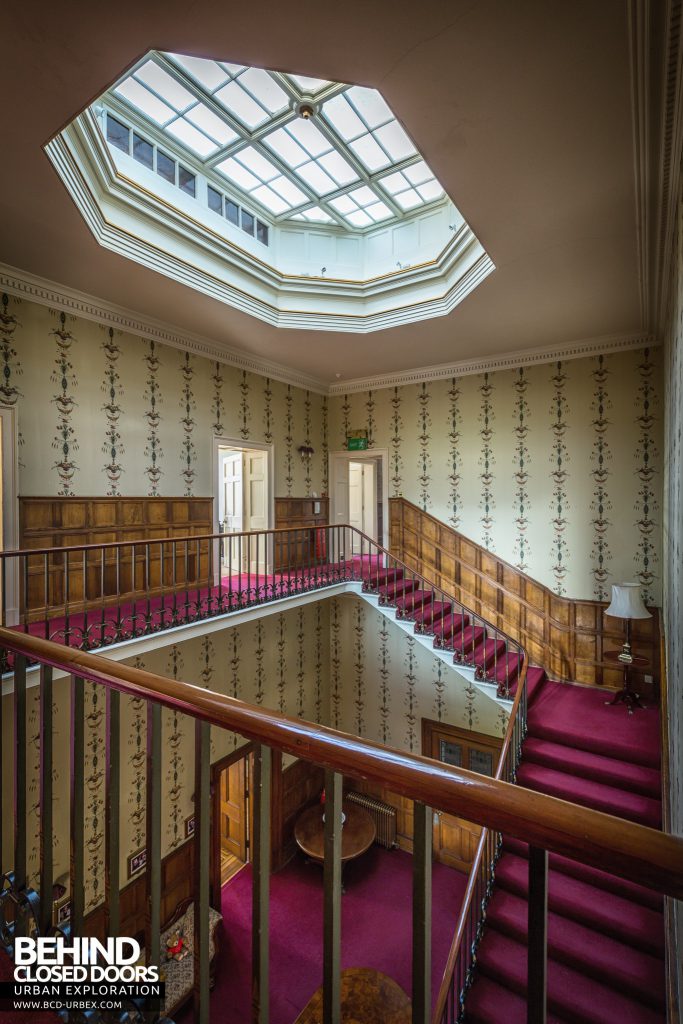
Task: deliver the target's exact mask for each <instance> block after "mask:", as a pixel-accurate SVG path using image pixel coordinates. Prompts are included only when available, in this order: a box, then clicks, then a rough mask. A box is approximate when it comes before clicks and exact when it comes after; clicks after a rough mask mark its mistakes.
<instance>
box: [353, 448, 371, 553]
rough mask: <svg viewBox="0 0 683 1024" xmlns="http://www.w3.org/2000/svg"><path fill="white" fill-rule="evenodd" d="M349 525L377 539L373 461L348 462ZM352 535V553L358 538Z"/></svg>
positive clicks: (357, 543)
mask: <svg viewBox="0 0 683 1024" xmlns="http://www.w3.org/2000/svg"><path fill="white" fill-rule="evenodd" d="M349 525H350V526H354V527H355V528H356V529H357V530H360V531H361V533H364V534H366V536H368V537H372V539H373V540H377V466H376V464H375V463H374V462H350V463H349ZM352 537H353V553H354V554H358V553H359V551H360V538H359V537H358V535H357V534H352Z"/></svg>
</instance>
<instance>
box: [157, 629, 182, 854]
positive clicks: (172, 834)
mask: <svg viewBox="0 0 683 1024" xmlns="http://www.w3.org/2000/svg"><path fill="white" fill-rule="evenodd" d="M182 670H183V655H182V653H181V651H180V647H179V645H178V644H173V646H172V647H171V649H170V652H169V655H168V660H167V663H166V674H167V675H169V676H171V677H172V678H173V679H177V678H178V676H179V674H180V673H181V672H182ZM184 738H185V736H184V728H183V719H182V716H181V715H179V714H178V712H177V711H168V712H164V714H163V715H162V748H163V750H164V758H165V761H166V776H165V782H166V784H165V786H164V797H165V799H166V801H167V803H168V814H167V820H166V842H167V846H168V848H169V849H171V850H173V849H175V847H176V846H180V844H181V843H182V842H183V840H184V839H185V829H184V821H185V813H184V807H183V804H182V796H183V790H184V789H185V781H184V780H185V771H186V765H185V758H184V757H183V751H182V747H183V741H184Z"/></svg>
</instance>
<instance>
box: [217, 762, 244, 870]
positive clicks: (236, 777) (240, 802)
mask: <svg viewBox="0 0 683 1024" xmlns="http://www.w3.org/2000/svg"><path fill="white" fill-rule="evenodd" d="M246 771H247V759H246V758H245V757H243V758H241V760H239V761H235V763H234V764H231V765H228V767H227V768H226V769H225V771H224V772H222V773H221V811H220V821H221V849H222V850H225V851H226V853H232V854H233V855H234V856H235V857H239V859H240V860H242V861H246V859H247V820H246V800H245V794H246V777H245V776H246Z"/></svg>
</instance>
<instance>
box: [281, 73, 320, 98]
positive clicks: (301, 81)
mask: <svg viewBox="0 0 683 1024" xmlns="http://www.w3.org/2000/svg"><path fill="white" fill-rule="evenodd" d="M287 77H288V78H290V79H291V80H292V82H294V83H295V84H296V85H298V86H299V89H300V90H301V91H302V92H304V93H307V94H308V95H310V96H313V95H314V94H315V93H316V92H320V90H321V89H324V88H325V86H326V85H329V84H330V83H329V82H327V81H326V80H325V79H324V78H307V77H306V76H305V75H288V76H287Z"/></svg>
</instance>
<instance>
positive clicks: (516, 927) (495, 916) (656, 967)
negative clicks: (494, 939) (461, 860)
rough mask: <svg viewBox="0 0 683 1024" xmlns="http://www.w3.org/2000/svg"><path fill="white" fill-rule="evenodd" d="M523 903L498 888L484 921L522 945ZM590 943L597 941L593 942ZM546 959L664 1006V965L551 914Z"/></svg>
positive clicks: (525, 905) (525, 928) (524, 926)
mask: <svg viewBox="0 0 683 1024" xmlns="http://www.w3.org/2000/svg"><path fill="white" fill-rule="evenodd" d="M528 909H529V905H528V903H527V901H526V900H525V899H522V897H521V896H517V895H515V894H514V893H511V892H506V891H505V890H504V889H499V890H497V892H496V893H495V894H494V896H493V899H492V900H491V902H490V903H489V907H488V912H487V923H488V924H489V925H490V926H491V927H493V928H495V929H496V930H498V931H501V932H503V933H504V934H506V935H507V936H508V937H510V938H513V939H515V941H517V942H521V943H522V944H524V945H526V942H527V935H528ZM596 939H597V940H598V941H596ZM548 955H549V956H551V957H553V959H555V960H558V961H561V962H562V963H566V964H568V965H569V966H570V967H573V968H574V969H575V970H578V971H581V972H582V973H584V974H586V975H589V976H591V977H593V978H595V979H596V980H598V981H600V982H603V983H605V984H608V985H610V986H612V987H616V988H618V989H619V990H621V991H623V992H627V993H629V994H630V995H631V996H633V997H634V998H636V999H639V1000H640V1001H641V1002H643V1003H647V1004H650V1005H653V1006H655V1008H658V1009H662V1007H663V1005H664V1000H663V992H664V961H663V960H662V959H661V957H655V956H652V955H651V954H650V953H645V952H643V951H642V950H638V949H634V948H633V946H630V945H629V944H628V943H625V942H621V941H620V940H619V939H615V938H612V937H610V936H607V935H599V936H597V935H596V933H595V931H594V930H593V929H592V928H590V927H588V926H587V925H585V924H581V923H580V922H578V921H572V920H570V919H569V918H567V917H564V916H563V915H561V914H557V913H555V912H554V911H550V912H549V913H548Z"/></svg>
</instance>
